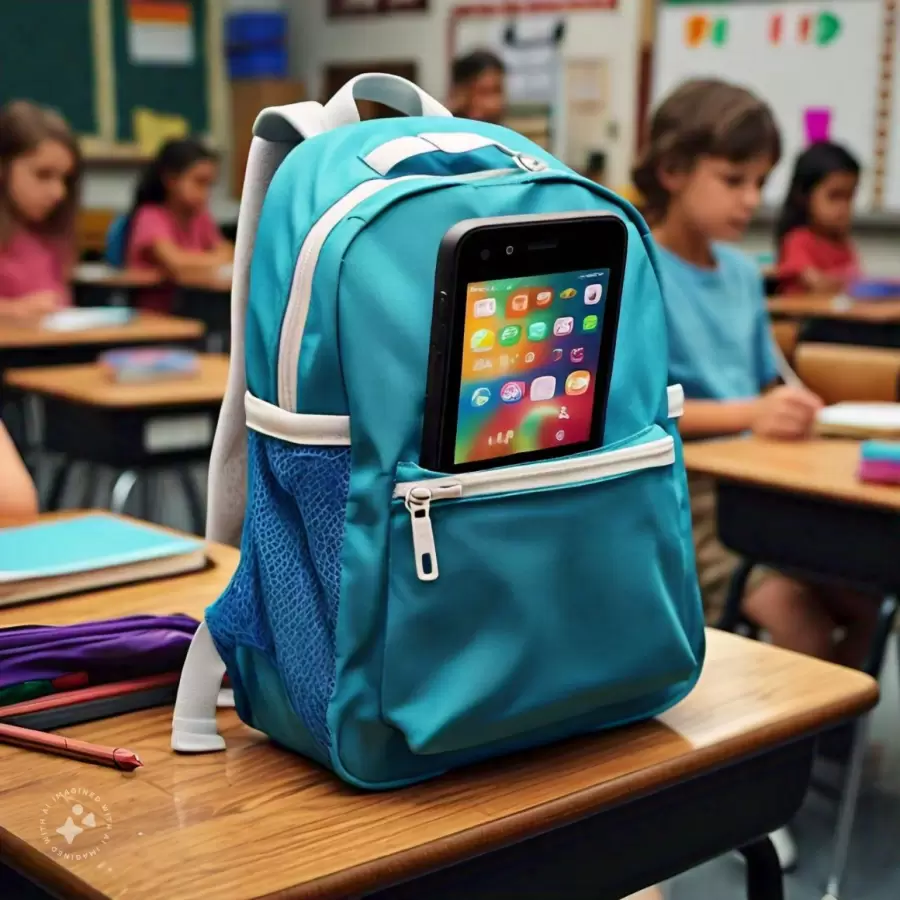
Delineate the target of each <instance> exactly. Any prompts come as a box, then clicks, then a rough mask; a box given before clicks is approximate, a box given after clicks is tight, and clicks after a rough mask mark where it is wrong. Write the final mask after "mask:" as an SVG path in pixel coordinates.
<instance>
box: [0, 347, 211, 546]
mask: <svg viewBox="0 0 900 900" xmlns="http://www.w3.org/2000/svg"><path fill="white" fill-rule="evenodd" d="M227 377H228V357H227V356H224V355H221V354H202V355H201V356H200V373H199V375H198V376H197V377H194V378H185V379H179V380H164V381H158V382H152V383H148V384H117V383H115V382H113V381H111V380H110V379H109V377H108V375H107V374H106V373H105V372H104V370H103V369H102V368H101V366H100V365H99V364H97V363H86V364H81V365H74V366H52V367H49V368H35V369H16V370H12V371H9V372H7V373H6V386H7V388H8V389H12V390H15V391H17V392H19V393H20V394H23V395H26V396H28V395H31V396H37V397H38V398H39V399H40V400H41V402H42V403H43V405H44V409H45V434H44V447H45V449H46V450H49V451H52V452H56V453H60V454H62V455H63V457H64V459H65V463H64V464H63V466H62V467H61V468H60V469H59V470H58V472H57V473H56V477H55V478H54V481H53V485H52V487H51V491H50V494H49V496H48V502H47V506H48V508H49V509H56V508H57V507H58V506H59V502H60V499H61V497H62V493H63V490H64V489H65V486H66V483H67V481H68V478H69V475H70V473H71V469H72V466H73V465H74V464H75V463H76V462H78V461H83V462H88V463H91V464H92V466H95V465H107V466H111V467H113V468H114V469H117V470H119V471H120V472H121V475H120V476H119V478H118V480H117V482H116V486H115V487H114V488H113V493H112V509H113V510H115V511H121V510H122V509H123V508H124V505H125V503H126V501H127V499H128V495H129V493H130V491H131V488H132V487H134V485H135V484H136V483H137V482H138V476H139V475H141V474H143V475H152V474H154V473H155V472H157V471H159V470H163V469H171V470H173V471H175V472H176V473H177V474H178V476H179V479H180V481H181V485H182V488H183V490H184V492H185V496H186V498H187V501H188V506H189V510H190V514H191V518H192V524H193V526H194V529H195V531H197V532H198V533H200V532H202V531H203V522H204V519H205V516H204V513H203V504H202V503H201V501H200V498H199V496H198V495H197V490H196V487H195V486H194V484H193V481H192V480H191V477H190V472H189V471H188V469H187V467H188V466H189V465H191V464H193V463H197V462H206V461H207V460H208V459H209V451H210V448H211V446H212V439H213V434H214V433H215V428H216V421H217V419H218V414H219V407H220V406H221V403H222V397H223V396H224V393H225V382H226V380H227ZM141 485H142V487H143V488H144V491H143V493H144V496H143V498H142V506H143V507H144V508H143V509H142V516H143V517H144V518H150V510H149V508H148V507H149V505H150V497H149V489H148V483H147V481H146V479H145V480H143V481H142V482H141ZM90 490H91V491H92V483H91V486H90ZM90 500H91V497H90V496H86V497H85V499H84V503H85V504H88V503H90Z"/></svg>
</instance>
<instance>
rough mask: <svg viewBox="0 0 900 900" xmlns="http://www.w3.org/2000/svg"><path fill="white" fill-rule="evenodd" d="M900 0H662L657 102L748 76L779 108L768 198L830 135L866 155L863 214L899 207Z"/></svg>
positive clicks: (777, 197)
mask: <svg viewBox="0 0 900 900" xmlns="http://www.w3.org/2000/svg"><path fill="white" fill-rule="evenodd" d="M896 6H897V3H896V0H818V2H810V0H771V2H770V0H756V2H753V0H719V2H714V3H710V2H707V3H698V2H689V0H688V2H686V0H668V2H665V3H663V4H662V5H661V7H660V10H659V20H658V27H657V32H656V49H655V55H654V64H653V100H654V103H655V102H656V101H657V100H659V99H660V98H661V97H663V96H664V95H665V94H667V93H668V92H669V91H671V90H672V89H673V88H674V87H675V86H676V85H678V84H679V83H681V82H682V81H684V80H685V79H687V78H692V77H703V76H706V77H716V78H722V79H724V80H727V81H731V82H736V83H739V84H743V85H745V86H746V87H748V88H750V89H751V90H753V91H754V92H755V93H757V94H759V95H760V96H761V97H762V98H763V99H765V100H766V102H768V103H769V105H770V106H771V107H772V109H773V112H774V114H775V116H776V118H777V120H778V124H779V127H780V129H781V134H782V139H783V155H782V162H781V163H780V165H779V166H778V167H777V168H776V169H775V171H774V172H773V173H772V176H771V178H770V179H769V182H768V183H767V185H766V188H765V193H764V203H765V205H766V206H770V207H776V206H779V205H780V204H781V203H782V202H783V200H784V196H785V193H786V191H787V187H788V181H789V178H790V173H791V168H792V165H793V160H794V158H795V157H796V155H797V154H798V153H799V152H800V151H801V150H803V148H804V147H806V146H808V145H809V143H811V142H813V141H815V140H820V139H826V138H828V139H832V140H835V141H839V142H841V143H843V144H845V145H847V147H848V148H849V149H850V150H851V151H852V152H853V153H854V154H855V155H856V156H857V157H858V158H859V159H860V161H861V162H862V164H863V167H864V174H863V178H862V181H861V184H860V190H859V195H858V197H857V204H858V208H859V210H860V211H862V212H890V213H897V212H900V146H898V145H900V104H898V97H897V91H896V90H894V81H895V80H896V77H897V76H896V75H895V73H894V69H895V68H896V67H897V59H898V57H897V54H896V52H895V49H894V48H895V47H896V46H897V43H896V39H897V28H898V24H897V16H896Z"/></svg>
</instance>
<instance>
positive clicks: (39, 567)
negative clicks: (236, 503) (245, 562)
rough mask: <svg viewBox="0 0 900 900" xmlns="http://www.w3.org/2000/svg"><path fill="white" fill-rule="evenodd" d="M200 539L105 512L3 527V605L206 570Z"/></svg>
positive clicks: (0, 579)
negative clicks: (35, 523)
mask: <svg viewBox="0 0 900 900" xmlns="http://www.w3.org/2000/svg"><path fill="white" fill-rule="evenodd" d="M205 561H206V555H205V551H204V544H203V542H202V541H200V540H196V539H193V538H186V537H181V536H180V535H177V534H171V533H167V532H165V531H162V530H160V529H157V528H153V527H151V526H149V525H142V524H140V523H138V522H132V521H129V520H126V519H118V518H115V517H114V516H107V515H102V514H88V515H84V516H77V517H73V518H70V519H61V520H59V521H54V522H43V523H39V524H37V525H26V526H24V527H21V528H6V529H0V605H6V604H9V603H18V602H21V601H23V600H33V599H38V598H39V597H46V596H50V595H51V594H56V593H71V592H72V591H73V590H88V589H90V588H95V587H100V586H109V585H112V584H121V583H124V582H126V581H139V580H142V579H145V578H157V577H162V576H168V575H174V574H178V573H180V572H187V571H191V570H194V569H199V568H202V566H203V565H204V564H205Z"/></svg>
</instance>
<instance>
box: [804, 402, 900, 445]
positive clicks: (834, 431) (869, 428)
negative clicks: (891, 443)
mask: <svg viewBox="0 0 900 900" xmlns="http://www.w3.org/2000/svg"><path fill="white" fill-rule="evenodd" d="M816 431H817V432H818V433H819V434H822V435H831V436H834V437H852V438H870V437H871V438H879V437H880V438H900V403H835V404H834V405H833V406H826V407H825V409H823V410H820V411H819V414H818V416H817V417H816Z"/></svg>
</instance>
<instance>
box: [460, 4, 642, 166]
mask: <svg viewBox="0 0 900 900" xmlns="http://www.w3.org/2000/svg"><path fill="white" fill-rule="evenodd" d="M618 10H619V3H618V0H557V2H553V0H531V2H528V0H523V2H519V3H516V2H495V3H472V4H468V3H461V4H460V5H459V6H457V7H455V8H454V9H453V10H452V12H451V17H450V25H449V28H450V35H449V47H450V57H451V59H452V58H453V57H455V56H457V55H460V54H463V53H467V52H469V51H472V50H475V49H479V48H481V49H488V50H491V51H493V52H494V53H495V54H496V55H497V56H498V57H499V58H500V59H501V60H503V64H504V66H505V69H506V94H507V97H506V99H507V115H506V121H505V124H506V125H507V126H508V127H509V128H512V129H513V130H514V131H518V132H519V133H520V134H523V135H525V136H526V137H528V138H530V139H531V140H533V141H534V142H535V143H536V144H538V145H540V146H542V147H544V148H545V149H547V150H550V151H551V152H552V153H553V154H554V155H556V156H558V157H560V158H561V159H563V160H565V161H566V162H567V163H569V164H570V165H572V166H574V167H575V168H577V169H580V170H582V171H585V170H586V169H587V168H588V167H589V166H588V160H589V159H591V158H597V157H598V156H600V157H604V158H606V157H608V156H609V151H610V147H609V146H608V145H609V143H610V140H611V138H610V135H611V134H612V133H613V131H614V129H613V128H612V127H611V123H610V120H609V103H608V101H609V95H610V92H609V80H610V77H611V69H612V68H613V67H612V66H611V65H610V58H609V53H608V52H607V49H606V44H607V43H608V41H609V40H614V37H613V38H611V37H610V36H611V35H613V36H614V35H615V32H616V30H617V29H618V28H620V27H622V21H621V19H620V17H619V16H618V15H614V16H613V18H610V17H609V14H610V13H613V14H616V13H617V12H618ZM596 14H600V15H602V17H603V18H602V20H595V18H594V17H595V15H596ZM600 29H602V39H601V40H592V39H588V38H587V36H588V35H589V34H597V33H598V32H599V30H600ZM629 69H630V70H631V71H633V68H631V66H629Z"/></svg>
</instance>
